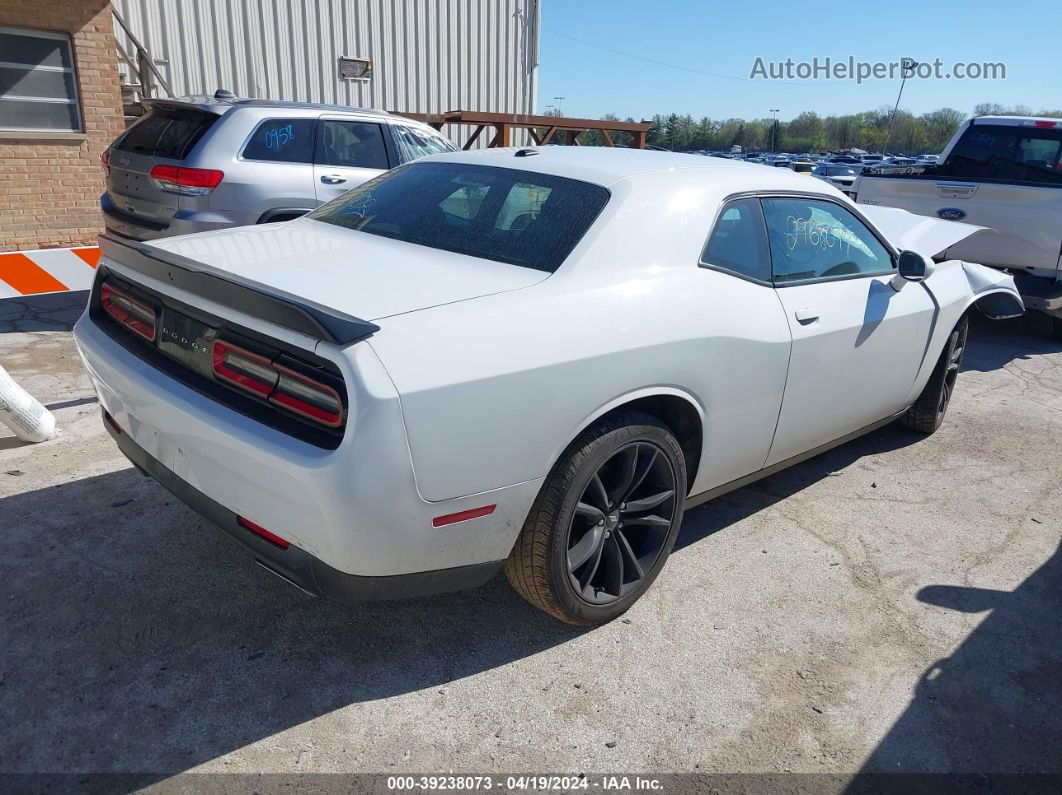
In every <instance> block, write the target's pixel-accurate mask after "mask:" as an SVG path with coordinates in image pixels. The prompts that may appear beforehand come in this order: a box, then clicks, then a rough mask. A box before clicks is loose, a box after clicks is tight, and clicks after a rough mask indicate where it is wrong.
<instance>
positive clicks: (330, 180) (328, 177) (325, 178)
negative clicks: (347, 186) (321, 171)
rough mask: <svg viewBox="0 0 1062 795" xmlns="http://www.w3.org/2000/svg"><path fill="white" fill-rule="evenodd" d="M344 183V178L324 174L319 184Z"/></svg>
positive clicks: (337, 175)
mask: <svg viewBox="0 0 1062 795" xmlns="http://www.w3.org/2000/svg"><path fill="white" fill-rule="evenodd" d="M346 181H347V180H346V178H345V177H341V176H339V174H325V175H324V176H323V177H321V182H327V183H328V184H329V185H338V184H339V183H341V182H346Z"/></svg>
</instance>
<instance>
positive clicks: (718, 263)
mask: <svg viewBox="0 0 1062 795" xmlns="http://www.w3.org/2000/svg"><path fill="white" fill-rule="evenodd" d="M701 262H702V263H704V264H705V265H711V266H713V267H716V268H721V269H723V270H726V271H731V272H732V273H735V274H738V275H739V276H746V277H748V278H750V279H755V280H756V281H761V282H767V281H770V279H771V258H770V256H769V255H768V253H767V241H766V239H765V238H764V232H763V214H762V213H761V211H760V203H759V201H758V200H756V199H739V200H737V201H733V202H730V203H729V204H727V205H726V206H725V207H724V208H723V212H722V213H721V214H720V216H719V220H718V221H716V222H715V228H714V229H713V230H712V234H711V236H710V237H709V238H708V243H707V244H706V245H705V247H704V253H702V254H701Z"/></svg>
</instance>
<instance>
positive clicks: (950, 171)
mask: <svg viewBox="0 0 1062 795" xmlns="http://www.w3.org/2000/svg"><path fill="white" fill-rule="evenodd" d="M1060 147H1062V130H1058V129H1051V130H1049V129H1038V128H1035V127H1017V126H1013V127H1012V126H1009V125H1000V126H993V125H990V124H974V125H972V126H971V127H969V128H968V129H967V130H966V132H965V133H963V136H962V138H960V139H959V142H958V143H957V144H955V148H954V149H952V151H951V152H950V153H949V154H948V159H947V160H946V161H944V163H943V165H941V166H938V167H937V169H936V170H935V171H934V172H933V176H935V177H957V178H962V179H1002V180H1012V181H1016V182H1040V183H1048V184H1055V185H1062V168H1059V155H1060V151H1059V150H1060Z"/></svg>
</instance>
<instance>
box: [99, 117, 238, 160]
mask: <svg viewBox="0 0 1062 795" xmlns="http://www.w3.org/2000/svg"><path fill="white" fill-rule="evenodd" d="M218 118H219V117H218V116H217V114H214V113H207V112H206V111H202V110H195V109H193V108H171V109H165V108H160V107H154V108H152V109H151V111H149V112H148V114H147V115H146V116H145V117H144V118H143V119H141V120H140V121H139V122H137V123H136V124H134V125H133V126H132V127H130V128H129V131H128V132H126V134H125V135H123V136H122V137H121V138H120V139H119V140H118V143H117V144H115V147H114V148H115V149H117V150H119V151H122V152H136V153H137V154H141V155H148V156H150V157H164V158H167V159H169V160H184V158H186V157H187V156H188V153H189V152H191V151H192V147H193V146H195V145H196V143H197V142H198V141H199V139H200V138H202V137H203V133H205V132H206V131H207V130H209V129H210V127H211V125H213V124H214V122H216V121H217V120H218Z"/></svg>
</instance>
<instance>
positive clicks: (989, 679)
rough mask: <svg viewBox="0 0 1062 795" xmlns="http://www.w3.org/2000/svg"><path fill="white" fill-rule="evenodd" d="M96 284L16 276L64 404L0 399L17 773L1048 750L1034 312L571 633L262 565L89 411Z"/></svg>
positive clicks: (835, 759) (955, 759) (19, 363)
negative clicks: (927, 422) (37, 431)
mask: <svg viewBox="0 0 1062 795" xmlns="http://www.w3.org/2000/svg"><path fill="white" fill-rule="evenodd" d="M79 299H80V296H73V297H71V296H47V297H41V298H37V299H33V300H27V301H21V300H14V299H9V300H5V301H0V332H2V333H0V362H2V363H3V365H4V366H5V367H6V368H7V369H8V370H9V371H10V372H11V373H12V375H13V376H15V378H16V379H17V380H19V381H20V382H21V383H22V384H23V385H24V386H25V387H26V388H28V389H29V390H30V391H32V392H33V393H34V394H36V395H37V396H38V397H39V398H40V399H41V400H42V401H43V402H45V403H46V404H48V405H49V407H50V408H52V410H53V411H54V412H55V414H56V417H57V419H58V422H59V425H60V426H61V428H62V435H61V436H60V437H59V438H57V439H56V440H53V441H51V442H47V443H44V444H41V445H23V444H21V443H20V442H18V441H16V440H15V439H14V438H13V437H11V436H10V435H5V431H4V430H3V429H2V428H0V537H2V538H3V539H4V542H5V554H4V555H3V557H2V558H0V569H2V572H0V611H2V614H0V622H2V626H3V637H2V642H0V714H2V715H3V716H4V721H3V723H2V726H0V760H2V761H0V771H3V772H9V773H10V772H33V773H40V772H72V771H77V772H136V773H146V774H149V775H150V776H155V777H159V778H161V777H164V776H167V775H171V774H175V773H180V772H185V771H193V772H235V771H239V772H255V773H271V772H275V773H293V772H318V773H322V772H337V771H338V772H349V771H374V772H410V771H419V772H432V771H447V770H461V771H466V772H480V773H483V772H492V771H497V772H504V771H538V772H566V773H567V772H575V773H578V772H581V771H612V770H619V771H623V772H626V773H637V772H641V771H652V772H662V771H675V772H694V771H695V772H702V773H710V772H726V773H737V772H741V773H763V772H786V771H798V772H805V773H830V774H849V773H855V772H857V771H860V770H862V771H897V770H900V771H932V772H945V771H950V772H955V771H958V772H1003V771H1014V772H1019V771H1025V772H1029V771H1034V772H1054V773H1062V717H1060V716H1062V675H1060V674H1062V547H1060V535H1062V519H1060V517H1062V489H1060V487H1059V485H1060V480H1062V478H1060V475H1062V453H1060V451H1059V443H1060V442H1062V343H1058V342H1053V341H1051V340H1050V339H1049V338H1048V337H1047V336H1046V326H1045V324H1044V323H1043V318H1041V317H1038V316H1031V317H1027V318H1023V319H1021V320H1018V321H1005V322H1001V323H996V324H991V323H989V322H987V321H984V320H980V321H979V322H977V323H975V325H974V327H973V329H972V332H971V342H970V347H969V351H968V355H967V359H966V363H965V368H964V369H965V372H964V373H963V374H962V375H961V377H960V380H959V385H958V391H957V394H956V397H955V401H954V403H953V405H952V407H951V411H950V413H949V416H948V419H947V421H946V422H945V425H944V427H943V428H942V429H941V430H940V431H939V432H938V433H937V434H936V435H934V436H932V437H929V438H922V437H919V436H916V435H913V434H910V433H907V432H905V431H903V430H900V429H898V428H895V427H888V428H885V429H882V430H880V431H877V432H875V433H873V434H871V435H869V436H867V437H864V438H862V439H860V440H857V441H855V442H852V443H850V444H848V445H846V446H844V447H841V448H838V449H837V450H834V451H832V452H830V453H827V454H825V455H822V456H819V457H817V458H815V459H812V460H811V461H808V462H806V463H804V464H801V465H799V466H797V467H795V468H793V469H791V470H788V471H786V472H784V473H781V474H778V475H775V476H773V477H771V478H769V479H766V480H764V481H761V482H759V483H757V484H754V485H752V486H749V487H747V488H744V489H741V490H740V491H737V492H734V493H731V494H730V495H727V496H726V497H723V498H720V499H718V500H716V501H715V502H713V503H709V504H708V505H706V506H703V507H700V508H697V509H695V510H693V511H691V512H689V513H688V514H687V517H686V523H685V527H684V530H683V533H682V536H681V537H680V539H679V544H678V548H677V549H676V552H675V554H674V555H673V557H672V558H671V560H670V561H669V563H668V565H667V567H666V568H665V569H664V572H663V574H662V575H661V577H660V578H659V580H658V581H657V583H656V584H655V585H654V587H653V588H652V589H651V591H650V592H649V593H648V595H647V596H646V597H645V598H644V599H643V600H642V601H641V602H640V603H639V604H638V605H636V606H635V608H634V609H633V610H631V611H630V612H629V613H628V614H627V617H626V618H624V619H623V620H621V621H616V622H614V623H612V624H610V625H608V626H604V627H600V628H597V629H594V630H590V631H579V630H575V629H572V628H568V627H565V626H562V625H560V624H557V623H555V622H553V621H551V620H550V619H548V618H546V617H545V616H544V615H541V614H539V613H538V612H537V611H535V610H534V609H532V608H531V607H529V606H527V605H526V604H524V603H523V602H522V601H521V600H520V599H519V598H518V597H516V596H515V595H514V594H513V592H512V591H511V590H510V589H509V588H508V586H507V584H506V583H505V582H504V580H503V579H501V578H499V579H496V580H495V581H493V582H491V583H490V584H488V585H487V586H485V587H483V588H480V589H478V590H475V591H470V592H466V593H461V594H454V595H447V596H440V597H437V598H432V599H425V600H420V601H408V602H398V603H391V604H383V605H379V604H378V605H370V606H365V607H360V608H357V609H349V608H344V607H341V606H339V605H335V604H331V603H328V602H324V601H320V600H315V599H312V598H310V597H308V596H306V595H304V594H302V593H300V592H299V591H297V590H295V589H293V588H291V587H290V586H288V585H287V584H285V583H284V582H282V581H280V580H279V579H277V578H275V577H273V576H271V575H270V574H269V573H267V572H265V571H263V570H262V569H260V568H258V567H256V566H254V565H253V564H252V562H251V560H250V558H249V556H248V555H247V554H246V553H244V552H243V551H242V550H241V549H240V548H238V547H237V546H236V545H235V544H234V543H233V542H232V541H231V540H229V539H227V538H226V537H225V536H224V535H223V534H222V533H221V532H220V531H217V530H215V529H213V528H211V527H209V526H207V525H206V524H205V523H204V522H203V521H202V520H200V519H199V518H198V517H196V516H195V515H194V514H192V513H191V512H190V511H189V510H187V509H186V508H185V507H184V506H183V505H181V504H179V503H178V502H176V501H175V500H174V499H173V498H172V497H170V495H169V494H168V493H166V492H165V491H164V490H163V489H162V488H161V487H159V486H157V485H156V484H154V483H153V482H152V481H149V480H147V479H145V478H142V477H141V476H140V475H139V474H137V473H136V472H135V471H134V470H133V469H131V468H130V466H129V464H128V463H127V462H126V461H125V459H124V458H123V457H122V456H121V455H120V454H119V452H118V450H117V448H116V447H115V445H114V443H113V442H112V441H111V439H110V438H109V437H108V436H107V435H106V434H105V433H104V431H103V429H102V426H101V422H100V418H99V408H98V405H97V404H96V401H95V398H94V397H93V394H92V390H91V388H90V386H89V383H88V380H87V378H86V376H85V374H84V372H83V370H82V368H81V365H80V362H79V360H78V358H77V355H76V352H75V350H74V346H73V342H72V339H71V335H70V333H69V330H70V327H71V325H72V322H73V320H74V319H75V318H76V316H77V314H78V308H79ZM81 300H83V299H81Z"/></svg>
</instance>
